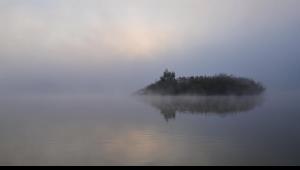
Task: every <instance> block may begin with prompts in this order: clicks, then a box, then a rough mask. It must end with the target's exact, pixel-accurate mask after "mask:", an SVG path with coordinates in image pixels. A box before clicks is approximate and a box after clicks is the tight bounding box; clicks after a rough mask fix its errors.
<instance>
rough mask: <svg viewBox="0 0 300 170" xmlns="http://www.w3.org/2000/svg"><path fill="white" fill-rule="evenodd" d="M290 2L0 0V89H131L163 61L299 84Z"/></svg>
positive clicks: (298, 30) (299, 31)
mask: <svg viewBox="0 0 300 170" xmlns="http://www.w3.org/2000/svg"><path fill="white" fill-rule="evenodd" d="M299 47H300V1H299V0H1V1H0V92H2V93H3V92H6V93H9V92H14V93H23V92H51V93H53V92H66V93H67V92H72V93H75V92H100V93H103V92H114V93H119V92H121V91H123V92H124V91H126V92H128V93H130V92H131V91H135V90H137V89H138V88H141V87H143V86H144V85H147V84H148V83H150V82H153V81H154V80H155V79H157V78H158V77H159V76H160V73H161V72H162V71H163V70H164V69H165V68H169V69H171V70H174V71H176V72H177V73H178V74H179V75H187V76H188V75H202V74H209V75H211V74H217V73H228V74H234V75H238V76H246V77H250V78H254V79H257V80H259V81H262V82H263V83H264V84H266V85H267V86H268V87H269V88H271V89H286V90H291V89H297V88H298V87H299V85H300V76H299V73H300V67H299V63H300V48H299Z"/></svg>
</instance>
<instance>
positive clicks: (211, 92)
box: [137, 70, 265, 96]
mask: <svg viewBox="0 0 300 170" xmlns="http://www.w3.org/2000/svg"><path fill="white" fill-rule="evenodd" d="M264 91H265V87H264V86H263V85H262V84H261V83H259V82H256V81H254V80H252V79H249V78H243V77H235V76H233V75H227V74H219V75H214V76H192V77H178V78H176V74H175V72H170V71H169V70H165V72H164V73H163V75H162V76H161V77H160V79H159V80H158V81H156V82H155V83H153V84H151V85H149V86H147V87H145V88H144V89H141V90H139V91H138V92H137V93H138V94H139V95H171V96H178V95H197V96H230V95H233V96H247V95H259V94H261V93H263V92H264Z"/></svg>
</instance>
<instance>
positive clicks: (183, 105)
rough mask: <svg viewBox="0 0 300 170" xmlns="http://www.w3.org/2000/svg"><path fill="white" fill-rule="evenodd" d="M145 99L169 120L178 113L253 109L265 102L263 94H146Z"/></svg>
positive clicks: (211, 112)
mask: <svg viewBox="0 0 300 170" xmlns="http://www.w3.org/2000/svg"><path fill="white" fill-rule="evenodd" d="M142 98H143V101H145V102H146V103H148V104H150V105H152V106H153V107H155V108H157V109H159V110H160V111H161V114H162V115H163V116H164V117H165V119H166V120H167V121H168V120H170V119H175V117H176V113H189V114H206V115H208V114H217V115H220V116H226V115H228V114H235V113H241V112H246V111H251V110H252V109H254V108H255V107H257V106H259V105H261V104H262V103H263V97H262V96H240V97H237V96H219V97H217V96H201V97H200V96H198V97H197V96H175V97H174V96H144V97H142Z"/></svg>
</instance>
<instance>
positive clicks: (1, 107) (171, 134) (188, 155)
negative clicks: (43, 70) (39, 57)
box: [0, 93, 300, 165]
mask: <svg viewBox="0 0 300 170" xmlns="http://www.w3.org/2000/svg"><path fill="white" fill-rule="evenodd" d="M299 99H300V93H276V95H275V93H274V94H270V93H268V94H265V95H263V96H256V97H176V98H171V97H158V96H152V97H144V98H143V97H134V96H123V97H119V96H101V95H99V96H97V95H77V96H75V95H73V96H63V95H60V96H58V95H57V96H55V95H52V96H49V95H48V96H45V95H44V96H15V97H12V96H2V97H1V98H0V138H1V139H0V165H300V145H299V143H300V133H299V132H300V123H299V121H300V104H299V101H300V100H299Z"/></svg>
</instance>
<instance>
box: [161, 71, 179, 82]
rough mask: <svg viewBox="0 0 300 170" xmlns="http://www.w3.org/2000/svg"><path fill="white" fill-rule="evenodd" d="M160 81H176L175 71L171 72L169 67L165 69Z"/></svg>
mask: <svg viewBox="0 0 300 170" xmlns="http://www.w3.org/2000/svg"><path fill="white" fill-rule="evenodd" d="M160 81H162V82H172V81H176V74H175V72H170V71H169V70H168V69H166V70H165V72H164V74H163V76H162V77H160Z"/></svg>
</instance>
